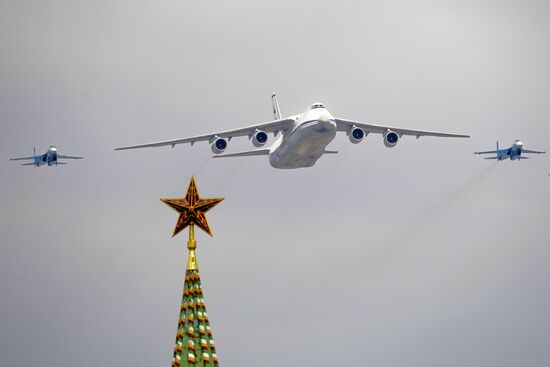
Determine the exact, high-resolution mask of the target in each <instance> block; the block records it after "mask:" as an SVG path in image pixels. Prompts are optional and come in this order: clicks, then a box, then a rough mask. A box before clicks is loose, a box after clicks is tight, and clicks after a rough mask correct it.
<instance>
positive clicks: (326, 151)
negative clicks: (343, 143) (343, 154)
mask: <svg viewBox="0 0 550 367" xmlns="http://www.w3.org/2000/svg"><path fill="white" fill-rule="evenodd" d="M325 154H338V152H337V151H336V150H325Z"/></svg>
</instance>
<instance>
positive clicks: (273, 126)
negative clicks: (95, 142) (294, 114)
mask: <svg viewBox="0 0 550 367" xmlns="http://www.w3.org/2000/svg"><path fill="white" fill-rule="evenodd" d="M294 121H295V120H294V118H286V119H280V120H273V121H269V122H264V123H262V124H257V125H252V126H248V127H243V128H240V129H235V130H226V131H222V132H219V133H212V134H205V135H197V136H192V137H189V138H181V139H174V140H165V141H159V142H155V143H148V144H140V145H131V146H126V147H120V148H116V149H115V150H125V149H137V148H148V147H161V146H165V145H171V146H172V147H173V146H174V145H176V144H186V143H190V144H191V145H193V144H194V143H196V142H198V141H211V140H212V139H215V138H216V137H217V138H225V139H228V140H230V139H231V138H233V137H237V136H247V135H252V134H253V133H254V132H255V131H256V130H261V131H265V132H266V133H277V132H279V131H283V130H288V129H290V128H291V127H292V124H293V123H294Z"/></svg>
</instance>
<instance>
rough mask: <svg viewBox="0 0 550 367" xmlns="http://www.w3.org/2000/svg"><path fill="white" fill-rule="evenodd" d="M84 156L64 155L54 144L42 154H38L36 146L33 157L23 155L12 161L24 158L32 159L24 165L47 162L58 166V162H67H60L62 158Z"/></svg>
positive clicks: (40, 164) (36, 164) (38, 164)
mask: <svg viewBox="0 0 550 367" xmlns="http://www.w3.org/2000/svg"><path fill="white" fill-rule="evenodd" d="M82 158H83V157H74V156H70V155H63V154H58V153H57V148H56V147H54V146H53V145H52V146H50V147H49V148H48V150H47V151H46V153H44V154H41V155H38V156H37V155H36V148H33V152H32V157H21V158H11V159H10V160H12V161H22V160H31V159H32V162H30V163H23V164H21V165H22V166H36V167H40V166H43V165H45V164H47V165H48V166H57V165H58V164H67V163H64V162H59V160H60V159H82Z"/></svg>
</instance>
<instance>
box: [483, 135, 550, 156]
mask: <svg viewBox="0 0 550 367" xmlns="http://www.w3.org/2000/svg"><path fill="white" fill-rule="evenodd" d="M524 153H529V154H544V153H546V152H538V151H536V150H528V149H523V143H522V142H521V141H519V140H515V141H514V143H513V144H512V145H511V146H510V147H509V148H505V149H498V141H497V149H496V150H487V151H485V152H474V154H495V155H494V156H493V157H487V158H485V159H496V160H497V161H504V160H506V159H508V158H510V160H511V161H515V160H516V159H517V160H518V161H520V160H522V159H529V157H524V156H522V154H524Z"/></svg>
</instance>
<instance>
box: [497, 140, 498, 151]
mask: <svg viewBox="0 0 550 367" xmlns="http://www.w3.org/2000/svg"><path fill="white" fill-rule="evenodd" d="M497 150H498V140H497Z"/></svg>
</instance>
